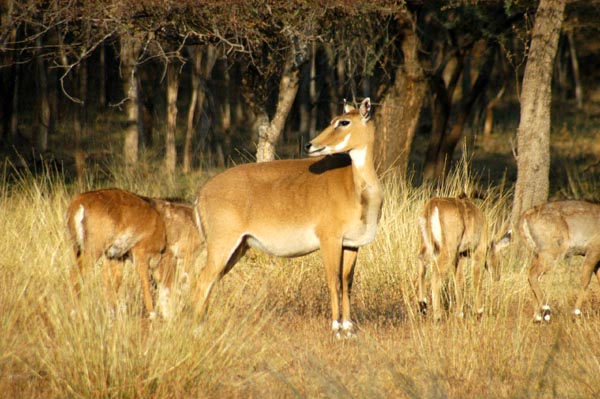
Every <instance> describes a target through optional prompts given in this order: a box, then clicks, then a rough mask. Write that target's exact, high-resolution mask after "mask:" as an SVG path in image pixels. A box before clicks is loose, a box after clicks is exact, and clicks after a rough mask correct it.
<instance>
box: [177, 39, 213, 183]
mask: <svg viewBox="0 0 600 399" xmlns="http://www.w3.org/2000/svg"><path fill="white" fill-rule="evenodd" d="M190 57H191V58H192V71H191V86H192V87H191V94H190V104H189V108H188V114H187V126H186V130H185V142H184V146H183V172H184V173H188V172H190V170H191V169H192V141H193V138H194V132H195V131H196V129H195V127H194V121H196V120H198V121H200V123H201V121H202V117H201V116H202V110H203V108H204V100H205V99H206V93H205V91H204V90H203V85H204V82H205V81H206V80H208V79H209V78H210V75H211V73H212V70H213V67H214V65H215V63H216V61H217V51H216V49H215V47H214V46H211V45H208V46H206V47H203V48H190ZM197 114H199V115H198V116H199V117H198V118H196V115H197Z"/></svg>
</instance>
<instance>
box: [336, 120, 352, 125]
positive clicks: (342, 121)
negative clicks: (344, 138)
mask: <svg viewBox="0 0 600 399" xmlns="http://www.w3.org/2000/svg"><path fill="white" fill-rule="evenodd" d="M349 124H350V121H347V120H341V121H339V122H338V126H348V125H349Z"/></svg>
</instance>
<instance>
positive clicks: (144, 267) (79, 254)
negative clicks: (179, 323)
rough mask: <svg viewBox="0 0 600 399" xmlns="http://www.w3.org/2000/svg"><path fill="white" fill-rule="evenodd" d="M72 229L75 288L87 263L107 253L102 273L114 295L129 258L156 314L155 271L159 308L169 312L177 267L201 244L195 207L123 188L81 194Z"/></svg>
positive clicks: (72, 208) (72, 211)
mask: <svg viewBox="0 0 600 399" xmlns="http://www.w3.org/2000/svg"><path fill="white" fill-rule="evenodd" d="M67 228H68V231H69V234H70V236H71V239H72V242H73V250H74V252H75V256H76V258H77V268H73V269H72V273H71V279H72V283H73V286H74V288H75V290H76V291H79V281H80V279H81V277H82V276H83V274H86V272H87V270H86V269H87V268H89V267H91V266H93V265H95V264H96V263H97V262H98V261H99V260H100V259H101V258H104V264H103V268H102V275H103V280H104V285H105V290H106V293H107V296H108V298H109V300H111V302H112V303H113V305H116V293H117V292H118V290H119V287H120V286H121V283H122V279H123V266H124V265H123V261H124V260H125V258H127V257H130V258H132V260H133V263H134V264H135V266H136V269H137V272H138V274H139V278H140V282H141V286H142V293H143V299H144V305H145V307H146V311H147V312H148V315H149V316H150V317H151V318H153V317H155V312H154V304H153V300H152V294H151V289H150V278H151V274H152V277H153V278H154V279H155V281H157V282H158V286H159V303H158V305H159V310H160V312H161V314H162V316H163V317H165V318H168V317H169V310H170V307H169V303H168V302H169V293H170V289H171V285H172V281H173V277H174V274H175V266H176V264H177V263H182V262H186V261H190V260H192V259H195V257H196V256H197V255H198V252H199V251H200V248H201V246H202V238H201V236H200V234H199V232H198V229H197V227H196V224H195V221H194V216H193V209H192V207H191V206H188V205H185V204H180V203H176V202H172V201H165V200H159V199H154V198H146V197H141V196H138V195H136V194H133V193H131V192H128V191H124V190H119V189H104V190H97V191H90V192H86V193H82V194H79V195H77V196H75V197H74V198H73V200H72V201H71V204H70V205H69V208H68V210H67Z"/></svg>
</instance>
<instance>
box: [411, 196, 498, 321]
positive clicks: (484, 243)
mask: <svg viewBox="0 0 600 399" xmlns="http://www.w3.org/2000/svg"><path fill="white" fill-rule="evenodd" d="M419 229H420V232H421V240H422V246H421V251H420V254H419V280H418V289H419V309H420V311H421V312H422V313H427V295H426V293H425V288H424V285H425V272H426V270H427V268H428V267H430V268H431V294H432V295H431V297H432V302H433V317H434V319H436V320H438V319H440V318H441V317H442V312H441V295H442V289H443V286H444V283H445V282H447V281H448V279H449V278H450V277H452V278H453V279H454V286H455V298H456V309H455V311H456V313H457V315H458V316H460V317H462V316H463V314H464V313H463V306H464V299H463V292H462V291H463V289H464V287H463V284H464V273H465V271H464V265H463V263H464V262H463V260H464V258H465V257H471V258H472V260H473V275H474V276H473V283H474V284H473V285H474V289H475V307H476V310H477V313H478V314H482V313H483V305H482V304H481V292H480V291H481V288H480V286H481V271H482V269H483V268H484V267H489V268H490V269H491V270H490V271H491V273H492V275H493V277H494V279H495V280H499V279H500V271H499V268H498V262H497V261H496V259H495V256H494V255H495V254H494V251H493V249H492V248H490V247H489V244H490V241H489V239H488V226H487V223H486V220H485V216H484V214H483V212H482V211H481V210H480V209H479V208H478V207H477V206H476V205H475V204H474V203H473V202H472V201H471V200H470V199H468V198H466V197H462V196H461V197H459V198H433V199H431V200H429V201H428V202H427V203H426V204H425V206H424V207H423V211H422V214H421V216H420V217H419ZM488 254H489V262H486V260H487V259H488Z"/></svg>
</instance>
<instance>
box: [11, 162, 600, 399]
mask: <svg viewBox="0 0 600 399" xmlns="http://www.w3.org/2000/svg"><path fill="white" fill-rule="evenodd" d="M201 180H202V177H201V176H193V177H191V178H187V179H183V178H182V179H179V180H176V179H173V178H166V177H164V176H161V175H160V173H154V171H151V170H142V171H139V170H138V171H137V172H135V173H128V174H124V175H116V176H113V177H112V182H113V184H112V185H114V186H119V187H123V188H127V189H132V190H134V191H138V192H141V193H143V194H148V195H159V196H160V195H168V196H180V197H184V198H188V199H189V198H193V195H194V192H195V190H196V185H197V184H198V182H199V181H201ZM61 181H62V179H61V178H60V176H55V175H53V174H52V173H49V172H46V173H43V174H42V175H41V176H40V177H33V176H31V175H25V176H22V177H21V178H20V179H18V180H17V182H16V183H14V184H11V185H8V184H6V182H3V183H4V184H2V186H1V191H0V231H2V232H3V239H2V240H0V284H1V285H2V287H3V288H2V289H1V290H0V314H1V317H0V397H6V398H21V397H22V398H34V397H43V398H69V397H74V398H138V397H139V398H196V397H207V398H212V397H229V398H235V397H243V398H253V397H256V398H263V397H311V398H312V397H355V398H363V397H368V398H379V397H381V398H387V397H408V398H421V397H429V398H446V397H449V398H463V397H481V398H484V397H502V398H515V397H517V398H521V397H523V398H529V397H534V398H538V397H539V398H547V397H565V398H578V397H582V398H589V397H598V396H599V395H600V386H599V385H598V383H597V379H598V375H600V335H599V334H598V331H600V312H599V311H598V310H597V309H598V303H599V301H600V295H599V293H598V291H599V290H598V283H597V282H596V281H594V282H593V283H592V294H591V295H590V298H589V300H588V301H587V302H586V304H585V307H584V309H583V310H584V313H585V317H584V318H583V319H582V320H580V321H578V322H573V321H572V320H571V318H570V316H569V309H570V305H572V304H573V302H574V296H575V287H576V284H577V281H578V275H579V274H578V272H579V270H580V262H581V260H580V259H575V260H573V261H571V262H566V263H564V264H562V265H560V266H559V267H558V268H557V269H556V270H555V271H554V272H553V273H551V274H549V275H548V276H546V277H545V279H544V281H543V287H544V289H545V290H547V292H549V293H550V300H551V303H552V304H553V308H554V310H555V317H554V320H553V321H552V323H550V324H549V325H536V324H533V323H532V321H531V316H532V313H533V311H532V296H531V293H530V290H529V287H528V285H527V282H526V278H525V272H524V270H523V268H522V265H523V262H524V261H525V259H523V257H522V256H520V255H518V253H517V252H511V253H508V254H507V255H506V257H505V258H504V260H503V278H502V280H501V281H500V282H499V283H493V282H492V281H491V279H490V278H489V276H487V275H486V280H485V293H486V295H485V300H486V305H487V309H488V312H487V313H486V314H485V316H484V317H483V318H482V319H481V320H475V319H474V318H472V317H467V318H465V319H454V318H452V317H451V318H449V319H447V320H445V321H442V322H440V323H434V322H432V321H431V320H429V319H423V318H422V317H421V316H420V315H418V314H416V295H415V292H416V284H415V283H416V270H417V268H416V256H417V252H418V247H419V237H418V232H417V228H416V224H415V218H416V215H417V214H418V211H419V209H420V207H421V205H422V204H423V203H424V202H425V201H426V200H427V199H428V198H429V197H430V196H432V195H436V194H442V195H452V194H458V193H459V192H461V191H463V190H470V189H471V187H470V185H472V180H471V179H470V178H469V177H468V176H466V173H465V172H464V171H462V172H459V173H458V174H457V176H455V178H453V179H451V181H452V182H451V183H450V184H449V185H448V186H447V187H444V188H442V189H440V190H435V191H434V190H433V189H426V188H419V189H415V188H410V187H406V186H404V185H402V184H401V183H400V182H398V181H397V180H395V179H394V178H393V177H386V179H385V187H386V202H385V204H384V213H383V218H382V221H381V229H380V232H379V234H378V237H377V239H376V241H375V242H374V243H373V244H371V245H369V246H368V247H366V248H364V249H363V250H361V252H360V255H359V260H358V266H357V272H356V277H355V287H354V292H353V295H352V299H351V300H352V306H353V315H354V316H353V317H354V319H355V320H356V323H357V325H358V326H359V328H360V332H359V336H358V338H357V339H355V340H348V341H336V340H335V339H334V338H333V337H332V336H331V333H330V331H329V324H330V323H329V294H328V292H327V288H326V283H325V277H324V271H323V268H322V265H321V262H320V259H319V256H318V254H315V255H310V256H307V257H304V258H298V259H294V260H284V259H276V258H271V257H268V256H265V255H263V254H260V253H257V252H254V251H251V252H250V253H249V254H248V255H247V256H246V257H245V258H244V259H243V260H242V261H241V262H240V263H239V264H238V265H237V266H236V267H235V268H234V269H233V271H232V272H231V273H230V274H228V275H227V276H226V277H225V278H224V279H223V280H222V282H221V283H220V284H219V285H218V286H217V287H216V289H215V291H214V295H213V301H212V304H211V309H210V312H209V320H208V322H207V323H206V324H205V326H204V328H203V329H202V330H201V331H200V333H198V334H195V333H194V332H195V329H196V327H197V326H196V323H195V320H194V317H193V313H192V312H191V310H190V306H189V302H188V301H187V298H185V297H184V298H183V299H182V300H183V304H184V305H185V306H183V309H182V311H181V312H180V313H179V314H178V317H176V318H175V319H174V320H172V321H169V322H164V321H155V322H153V323H152V324H149V323H148V322H146V321H144V319H143V317H142V314H143V312H142V306H141V304H140V302H139V298H140V295H139V293H138V292H137V291H136V290H137V286H136V284H135V280H134V279H132V282H130V283H129V285H128V287H129V290H126V292H125V293H124V299H123V300H124V302H125V303H126V304H127V309H126V310H125V311H124V312H122V313H119V314H118V315H117V316H116V317H114V316H113V315H111V314H110V312H108V311H107V304H106V301H105V299H104V296H103V293H102V287H101V284H100V280H101V279H100V278H97V277H98V276H91V278H90V279H89V280H88V281H89V282H88V284H87V285H86V288H85V290H84V292H83V294H82V297H81V298H80V299H76V298H74V297H73V295H72V292H71V289H70V286H69V283H68V268H69V267H70V266H71V265H72V263H73V256H72V254H71V252H70V247H69V244H68V242H67V238H66V234H65V232H64V229H63V213H64V210H65V207H66V204H67V202H68V199H69V198H70V196H71V195H72V194H73V192H74V189H70V188H68V187H66V186H65V185H64V184H63V183H61ZM459 182H460V183H459ZM465 182H466V183H465ZM465 184H467V186H465ZM88 185H89V186H90V187H91V186H93V185H94V182H93V181H90V182H88ZM90 187H88V188H90ZM491 193H492V195H490V196H489V197H488V198H487V199H485V200H482V201H479V204H480V205H481V206H482V208H483V209H484V211H485V213H486V214H487V216H488V218H489V219H490V220H491V221H492V223H493V225H494V227H495V230H496V232H497V233H498V234H499V233H500V232H502V230H503V229H504V224H503V223H504V217H505V215H506V212H507V207H508V199H507V194H506V193H503V192H500V191H499V190H491ZM200 263H201V261H200ZM469 295H470V296H471V297H472V293H469Z"/></svg>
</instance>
